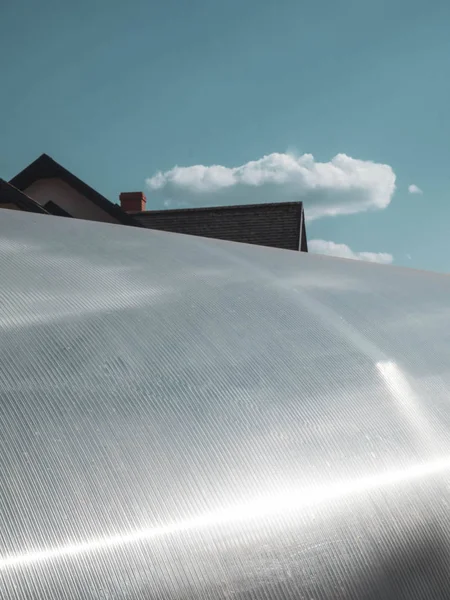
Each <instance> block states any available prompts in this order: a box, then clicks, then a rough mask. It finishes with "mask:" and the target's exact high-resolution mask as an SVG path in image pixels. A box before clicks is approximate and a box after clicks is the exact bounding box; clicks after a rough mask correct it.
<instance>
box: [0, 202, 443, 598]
mask: <svg viewBox="0 0 450 600" xmlns="http://www.w3.org/2000/svg"><path fill="white" fill-rule="evenodd" d="M0 307H1V311H0V328H1V329H0V333H1V343H0V597H1V598H2V599H7V600H10V599H16V598H17V599H22V598H23V599H25V598H26V599H29V598H32V599H41V598H45V599H47V598H58V599H59V598H71V599H72V598H80V599H82V600H84V599H122V598H123V599H139V600H144V599H149V598H151V599H153V598H157V599H169V600H171V599H187V598H189V599H190V598H199V599H201V600H205V599H210V598H211V599H212V598H214V599H221V598H223V599H225V598H227V599H229V598H236V599H247V598H248V599H250V598H251V599H258V598H261V599H264V600H269V599H275V598H276V599H300V598H305V599H306V598H308V599H312V598H314V599H315V600H318V599H324V598H326V599H334V598H336V599H347V598H355V599H358V600H360V599H372V598H373V599H375V598H384V599H386V598H395V599H399V598H408V599H410V598H434V599H436V598H447V597H448V589H450V588H449V585H450V573H449V571H450V570H449V569H448V564H449V563H448V561H449V558H450V553H449V550H450V493H449V485H450V278H449V277H447V276H443V275H436V274H431V273H421V272H416V271H413V270H406V269H398V268H395V267H387V266H381V265H376V264H367V263H362V262H357V261H345V260H338V259H331V258H325V257H319V256H313V255H307V254H302V253H298V252H290V251H283V250H276V249H270V248H259V247H256V246H250V245H248V246H247V245H241V244H235V243H231V242H221V241H215V240H210V239H209V240H206V239H202V238H198V237H189V236H183V235H179V234H170V233H164V232H157V231H149V230H144V229H142V230H140V229H137V228H128V227H124V226H118V225H117V226H115V225H103V224H98V223H90V222H82V221H77V220H74V219H62V218H57V217H49V216H43V215H32V214H25V213H19V212H14V211H6V210H5V211H2V213H1V215H0Z"/></svg>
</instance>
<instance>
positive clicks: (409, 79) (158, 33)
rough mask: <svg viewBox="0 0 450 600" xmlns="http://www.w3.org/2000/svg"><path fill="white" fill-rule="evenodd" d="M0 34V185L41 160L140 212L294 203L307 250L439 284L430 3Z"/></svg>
mask: <svg viewBox="0 0 450 600" xmlns="http://www.w3.org/2000/svg"><path fill="white" fill-rule="evenodd" d="M1 19H2V35H1V36H0V72H1V73H2V82H3V86H2V93H1V94H0V115H1V118H0V140H1V142H2V143H1V148H0V176H2V177H4V178H10V177H12V176H13V175H14V174H16V173H17V172H18V171H20V170H21V169H22V168H23V167H24V166H26V165H27V164H28V163H29V162H31V161H32V160H34V159H35V158H36V157H37V156H38V155H40V154H41V153H42V152H46V153H47V154H50V155H51V156H52V157H53V158H54V159H55V160H57V161H58V162H60V163H62V164H63V165H64V166H65V167H66V168H68V169H69V170H71V171H73V172H74V173H75V174H76V175H78V176H79V177H80V178H81V179H83V180H84V181H86V182H87V183H89V184H90V185H92V186H93V187H95V188H96V189H98V190H99V191H100V192H102V193H103V194H105V195H106V196H107V197H108V198H110V199H111V200H116V199H117V198H118V195H119V193H120V192H121V191H127V190H137V189H142V190H145V191H146V194H147V207H148V208H151V207H155V208H160V207H162V206H164V205H166V206H177V205H183V204H191V205H201V204H203V205H204V204H218V203H233V202H236V201H254V200H255V199H258V198H259V199H263V200H267V199H273V200H278V199H288V198H289V199H299V198H301V199H303V200H304V201H305V206H306V210H307V214H308V215H309V216H310V217H311V215H313V216H314V218H313V219H312V220H311V218H310V220H309V222H308V226H307V227H308V229H307V232H308V237H309V239H310V240H318V241H316V242H314V243H313V244H312V246H313V247H315V249H316V250H319V251H329V252H334V253H337V254H343V255H350V254H351V253H354V255H355V256H356V255H358V253H361V252H362V253H372V254H363V255H362V256H361V257H362V258H368V259H371V260H380V261H384V262H388V261H390V260H391V258H390V257H391V256H392V260H393V261H394V263H395V264H399V265H406V266H413V267H418V268H425V269H433V270H441V271H448V272H450V237H449V235H448V231H449V229H450V206H449V202H448V197H449V194H450V168H449V164H450V119H449V118H448V116H447V115H448V110H449V108H448V107H449V104H450V102H449V100H450V77H449V64H450V63H449V58H448V57H449V56H450V36H449V35H448V23H449V22H450V4H449V3H448V2H446V1H445V0H438V1H435V2H434V3H433V4H432V5H426V4H425V3H424V2H422V1H421V2H418V1H416V0H390V1H389V2H388V1H384V0H378V1H377V2H373V1H371V2H368V1H367V0H352V1H349V0H342V1H341V2H335V1H328V0H327V1H325V0H316V1H315V2H299V1H298V0H278V2H274V1H271V2H269V1H267V0H258V1H256V0H227V2H216V1H215V0H190V2H182V1H181V0H178V1H174V0H165V2H150V1H148V0H146V1H138V0H129V1H128V2H122V1H118V0H108V1H106V0H100V1H95V0H89V2H88V1H85V0H78V2H77V3H75V2H71V3H67V2H61V1H56V0H54V1H52V2H50V1H49V0H40V2H35V1H33V0H14V1H13V0H4V1H3V2H2V9H1ZM305 154H306V155H312V156H304V155H305ZM336 155H345V156H343V157H342V156H341V157H340V158H339V157H338V159H334V157H336ZM264 157H266V158H264ZM249 163H250V164H249ZM211 166H213V167H214V168H213V169H211V168H208V167H211ZM176 167H178V169H177V168H176ZM183 168H184V169H183ZM158 173H159V175H158ZM410 185H416V186H418V187H419V188H420V190H421V191H422V193H413V194H411V193H409V192H408V187H409V186H410ZM394 186H395V191H394ZM330 213H334V214H336V216H329V214H330ZM348 213H352V214H348ZM343 245H344V246H343ZM347 247H348V248H347Z"/></svg>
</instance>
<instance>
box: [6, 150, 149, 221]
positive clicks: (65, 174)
mask: <svg viewBox="0 0 450 600" xmlns="http://www.w3.org/2000/svg"><path fill="white" fill-rule="evenodd" d="M51 178H59V179H62V180H63V181H65V182H66V183H67V184H68V185H70V186H71V187H72V188H73V189H75V190H77V191H78V192H79V193H80V194H82V195H83V196H84V197H85V198H87V199H88V200H90V201H91V202H92V203H93V204H96V205H97V206H98V207H99V208H101V209H102V210H103V211H105V212H106V213H108V214H109V215H111V216H112V217H113V218H115V219H117V221H119V222H120V223H122V224H123V225H131V226H137V227H141V224H140V223H139V221H137V220H136V219H134V218H133V216H132V215H129V214H128V213H126V212H125V211H123V210H122V209H121V208H120V206H119V205H118V204H114V203H113V202H110V201H109V200H108V199H107V198H105V197H104V196H102V194H100V193H99V192H97V191H96V190H94V189H93V188H91V187H90V186H89V185H87V184H86V183H84V181H82V180H81V179H79V178H78V177H76V176H75V175H73V173H71V172H70V171H68V170H67V169H65V168H64V167H63V166H62V165H60V164H59V163H57V162H56V161H55V160H53V158H51V157H50V156H48V155H47V154H42V155H41V156H40V157H39V158H37V159H36V160H35V161H34V162H32V163H31V164H30V165H28V167H26V168H25V169H24V170H23V171H21V172H20V173H18V174H17V175H16V176H15V177H13V178H12V179H11V181H10V183H11V184H12V185H14V186H15V187H16V188H18V189H20V190H25V189H26V188H27V187H29V186H30V185H31V184H32V183H34V182H35V181H38V180H39V179H51Z"/></svg>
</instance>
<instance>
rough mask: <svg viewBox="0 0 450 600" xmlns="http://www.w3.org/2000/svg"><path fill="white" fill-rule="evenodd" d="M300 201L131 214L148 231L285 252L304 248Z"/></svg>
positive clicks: (304, 235)
mask: <svg viewBox="0 0 450 600" xmlns="http://www.w3.org/2000/svg"><path fill="white" fill-rule="evenodd" d="M302 211H303V208H302V203H301V202H280V203H276V204H251V205H241V206H217V207H211V208H187V209H176V210H159V211H148V212H143V213H135V214H134V217H135V218H136V219H137V220H138V221H140V223H142V225H144V226H145V227H148V228H149V229H158V230H162V231H171V232H175V233H185V234H189V235H199V236H202V237H208V238H215V239H219V240H228V241H232V242H243V243H246V244H257V245H259V246H271V247H274V248H283V249H285V250H299V249H300V246H301V243H300V236H301V234H302V233H303V237H304V241H303V245H302V250H304V248H305V247H306V233H305V230H304V228H303V232H302V230H301V219H302Z"/></svg>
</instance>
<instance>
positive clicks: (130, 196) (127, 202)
mask: <svg viewBox="0 0 450 600" xmlns="http://www.w3.org/2000/svg"><path fill="white" fill-rule="evenodd" d="M119 198H120V207H121V209H122V210H124V211H125V212H129V213H133V212H143V211H144V210H145V203H146V201H147V199H146V197H145V195H144V193H143V192H122V193H121V194H120V196H119Z"/></svg>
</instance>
